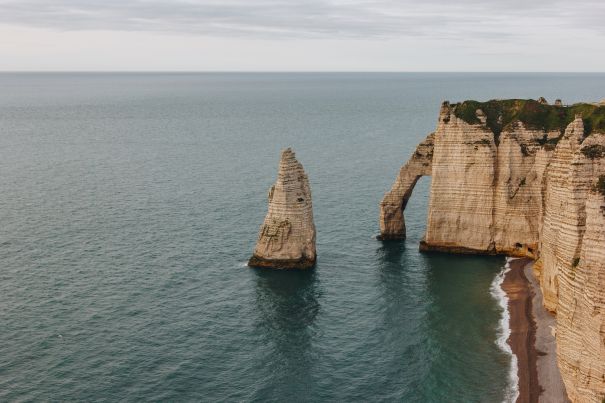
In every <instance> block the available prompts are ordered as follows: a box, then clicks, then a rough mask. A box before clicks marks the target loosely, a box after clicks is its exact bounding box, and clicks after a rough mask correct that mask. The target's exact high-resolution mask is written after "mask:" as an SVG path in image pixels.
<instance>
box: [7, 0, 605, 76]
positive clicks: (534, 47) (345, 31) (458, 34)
mask: <svg viewBox="0 0 605 403" xmlns="http://www.w3.org/2000/svg"><path fill="white" fill-rule="evenodd" d="M0 70H4V71H7V70H8V71H14V70H34V71H39V70H71V71H73V70H154V71H157V70H178V71H225V70H228V71H599V72H603V71H605V0H565V1H560V0H390V1H389V0H0Z"/></svg>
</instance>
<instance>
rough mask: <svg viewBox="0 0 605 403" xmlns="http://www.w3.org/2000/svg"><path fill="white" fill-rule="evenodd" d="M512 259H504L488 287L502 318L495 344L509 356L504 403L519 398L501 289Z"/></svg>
mask: <svg viewBox="0 0 605 403" xmlns="http://www.w3.org/2000/svg"><path fill="white" fill-rule="evenodd" d="M511 260H513V259H512V258H509V257H507V258H506V264H505V265H504V267H503V268H502V271H501V272H500V273H498V274H497V275H496V277H495V278H494V281H492V285H491V286H490V293H491V295H492V296H493V297H494V299H495V300H496V301H497V302H498V305H499V306H500V308H502V316H501V317H500V321H499V324H498V337H497V338H496V344H497V345H498V347H500V349H501V350H502V351H504V352H505V353H507V354H509V355H510V357H511V359H510V369H509V373H508V378H509V379H508V389H507V391H506V394H505V396H504V402H515V401H516V400H517V397H519V374H518V371H519V369H518V363H517V356H516V355H515V354H514V353H513V350H512V349H511V347H510V345H509V344H508V343H507V342H506V341H507V340H508V337H509V336H510V313H509V311H508V296H507V295H506V292H504V290H503V289H502V282H503V281H504V276H505V275H506V273H508V272H509V271H510V264H509V263H510V261H511Z"/></svg>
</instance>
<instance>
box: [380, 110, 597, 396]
mask: <svg viewBox="0 0 605 403" xmlns="http://www.w3.org/2000/svg"><path fill="white" fill-rule="evenodd" d="M421 175H431V176H432V183H431V191H430V202H429V211H428V219H427V229H426V235H425V237H424V240H423V241H422V242H421V245H420V248H421V250H425V251H431V250H433V251H446V252H456V253H484V254H505V255H509V256H527V257H531V258H533V259H536V260H537V262H536V264H535V269H536V274H537V276H538V278H539V280H540V285H541V288H542V290H543V293H544V304H545V306H546V307H547V308H548V309H549V310H551V311H553V312H555V313H556V314H557V333H556V338H557V356H558V363H559V367H560V369H561V373H562V377H563V380H564V382H565V385H566V388H567V391H568V394H569V397H570V399H572V401H577V402H601V399H603V398H605V106H604V105H600V104H576V105H571V106H564V105H562V103H561V102H557V103H555V105H548V103H546V102H545V101H533V100H500V101H488V102H483V103H480V102H476V101H465V102H462V103H459V104H449V103H447V102H445V103H444V104H443V105H442V107H441V111H440V113H439V120H438V124H437V130H436V131H435V133H434V134H431V135H429V137H427V139H426V140H425V141H424V142H422V143H421V144H420V145H419V146H418V149H417V151H416V153H415V154H414V155H413V156H412V157H411V158H410V160H409V161H408V162H407V163H406V165H404V166H403V168H402V169H401V171H400V173H399V176H398V178H397V180H396V182H395V184H394V185H393V187H392V189H391V191H390V192H388V193H387V194H386V195H385V196H384V198H383V200H382V202H381V204H380V229H381V238H382V239H393V238H398V239H402V238H405V224H404V220H403V211H404V209H405V205H406V203H407V200H408V198H409V196H410V194H411V192H412V190H413V187H414V184H415V183H416V181H417V180H418V177H419V176H421Z"/></svg>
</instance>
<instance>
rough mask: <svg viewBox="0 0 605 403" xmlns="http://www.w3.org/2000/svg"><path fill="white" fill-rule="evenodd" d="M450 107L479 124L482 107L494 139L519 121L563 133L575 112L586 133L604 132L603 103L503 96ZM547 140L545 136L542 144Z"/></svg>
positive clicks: (471, 121)
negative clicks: (544, 101)
mask: <svg viewBox="0 0 605 403" xmlns="http://www.w3.org/2000/svg"><path fill="white" fill-rule="evenodd" d="M452 106H453V107H454V108H455V111H454V113H455V115H456V117H458V118H459V119H462V120H464V121H465V122H466V123H469V124H478V123H480V120H479V118H478V117H477V109H481V110H482V111H483V113H484V114H485V117H486V119H487V121H486V124H487V127H489V128H490V129H491V131H492V132H494V134H495V135H496V139H498V137H499V136H500V133H501V132H502V130H504V129H505V128H506V127H507V126H509V125H511V124H514V123H515V122H519V121H520V122H522V123H523V124H524V125H525V127H527V128H528V129H533V130H543V131H544V132H551V131H554V130H558V131H559V132H560V133H561V134H563V132H564V131H565V128H566V127H567V125H568V124H570V123H571V122H572V121H573V120H574V119H575V116H576V114H581V115H582V120H583V121H584V134H585V135H588V134H590V133H592V132H599V133H605V106H603V105H595V104H586V103H580V104H574V105H570V106H557V105H547V104H542V103H540V102H538V101H536V100H533V99H504V100H491V101H487V102H478V101H464V102H461V103H458V104H453V105H452ZM552 140H553V139H551V140H548V141H552ZM546 142H547V139H546V137H545V138H544V143H546Z"/></svg>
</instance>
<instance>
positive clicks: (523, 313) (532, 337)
mask: <svg viewBox="0 0 605 403" xmlns="http://www.w3.org/2000/svg"><path fill="white" fill-rule="evenodd" d="M507 264H508V265H509V270H508V271H506V273H505V275H504V281H503V282H502V285H501V287H502V290H503V291H504V292H505V293H506V296H507V297H508V312H509V328H510V335H509V337H508V340H507V343H508V345H509V346H510V347H511V349H512V352H513V354H514V355H515V357H516V361H517V375H518V385H517V387H518V393H519V394H518V397H517V400H516V402H517V403H526V402H529V403H533V402H539V401H544V402H557V403H558V402H568V401H569V400H568V399H567V396H566V393H565V387H564V385H563V381H562V379H561V374H560V372H559V368H558V366H557V359H556V344H555V338H554V335H553V333H552V329H553V328H554V325H555V318H554V316H552V314H550V313H548V312H547V311H546V310H545V309H544V307H543V306H542V301H541V298H542V294H541V291H540V287H539V285H538V283H537V281H536V279H535V278H534V276H533V272H532V268H533V261H532V260H531V259H528V258H520V259H507Z"/></svg>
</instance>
